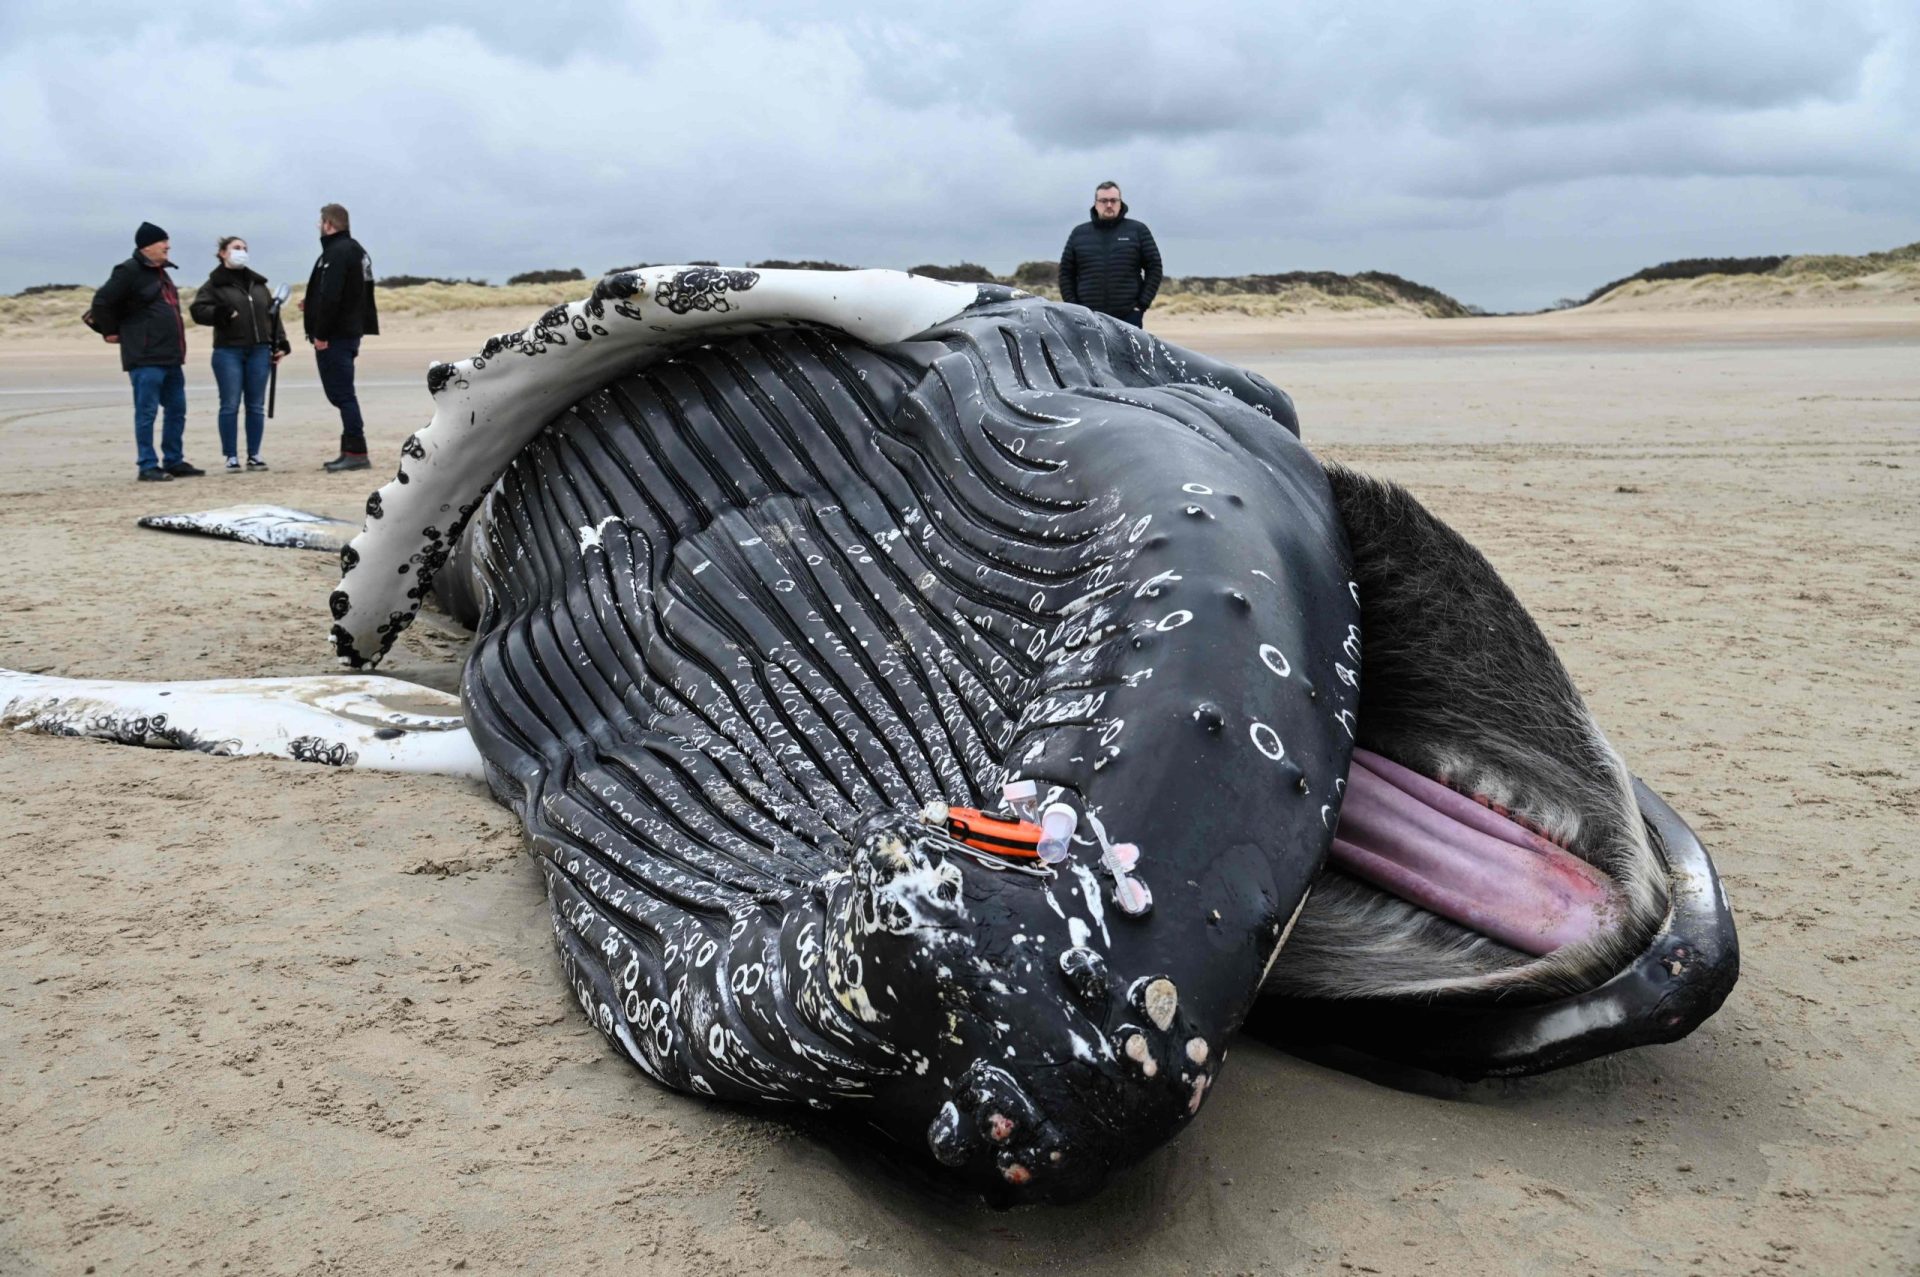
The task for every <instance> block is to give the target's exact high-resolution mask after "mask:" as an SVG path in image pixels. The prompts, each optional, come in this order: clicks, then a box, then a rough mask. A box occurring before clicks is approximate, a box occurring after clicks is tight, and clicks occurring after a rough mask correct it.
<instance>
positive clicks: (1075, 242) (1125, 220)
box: [1060, 182, 1160, 328]
mask: <svg viewBox="0 0 1920 1277" xmlns="http://www.w3.org/2000/svg"><path fill="white" fill-rule="evenodd" d="M1091 212H1092V214H1093V216H1092V217H1091V218H1090V219H1089V220H1088V221H1084V222H1082V223H1080V225H1078V226H1076V227H1074V228H1073V233H1072V234H1071V235H1069V236H1067V248H1066V251H1065V252H1063V253H1061V254H1060V297H1061V299H1062V300H1063V301H1066V302H1068V303H1069V304H1072V305H1075V306H1085V307H1086V308H1087V309H1088V310H1097V311H1099V312H1100V313H1101V314H1103V315H1112V316H1113V317H1114V318H1115V319H1124V320H1126V321H1127V322H1128V323H1129V324H1132V325H1133V326H1134V327H1136V328H1139V327H1141V326H1143V321H1144V320H1145V319H1146V315H1147V307H1149V306H1151V305H1153V298H1154V294H1155V293H1158V292H1159V291H1160V246H1159V245H1158V244H1155V243H1154V242H1153V232H1152V231H1150V230H1148V229H1147V224H1146V223H1145V222H1136V221H1134V220H1133V219H1132V218H1131V217H1128V216H1127V205H1126V202H1125V201H1124V200H1122V199H1121V198H1120V186H1119V184H1118V183H1117V182H1102V183H1100V185H1099V186H1098V187H1096V188H1095V189H1094V192H1093V208H1092V210H1091Z"/></svg>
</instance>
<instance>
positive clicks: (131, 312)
mask: <svg viewBox="0 0 1920 1277" xmlns="http://www.w3.org/2000/svg"><path fill="white" fill-rule="evenodd" d="M167 247H168V245H167V233H166V232H165V231H163V230H161V229H160V228H159V227H158V226H155V225H154V224H153V223H152V222H142V223H140V229H139V230H137V231H135V232H134V233H133V249H134V251H133V256H132V257H130V258H128V259H127V260H126V261H124V262H121V263H120V264H119V265H118V266H115V267H114V268H113V274H112V275H109V276H108V277H107V282H106V283H104V284H102V285H101V286H100V291H98V292H96V293H95V294H94V295H93V306H92V307H91V308H90V309H89V310H88V311H87V313H86V315H85V317H84V318H85V321H86V324H87V326H88V327H89V328H91V329H93V330H94V331H95V332H97V333H99V334H100V335H101V336H102V337H104V338H106V340H108V341H109V342H112V343H114V344H116V345H118V346H119V347H120V366H121V367H122V368H124V369H125V370H126V373H127V377H128V379H129V380H131V381H132V382H133V442H134V448H135V450H136V452H137V453H138V455H139V465H140V478H141V479H142V480H143V481H146V482H150V483H155V482H157V483H164V482H166V481H167V480H170V479H174V478H189V477H191V476H194V475H200V474H205V473H206V471H204V470H201V469H200V468H199V467H197V466H194V465H191V464H189V463H188V461H187V458H186V456H185V453H184V452H183V449H182V445H183V442H184V440H185V437H186V431H187V375H186V370H185V368H184V366H183V365H185V363H186V362H187V326H186V322H185V321H184V320H183V319H181V317H180V294H179V292H178V291H177V290H176V289H175V288H174V286H173V280H172V279H171V278H170V277H169V276H168V275H167V272H168V271H170V270H172V269H173V263H172V262H170V261H168V260H167ZM163 410H164V412H165V414H166V421H165V424H164V425H162V427H161V429H160V455H159V456H155V455H154V451H153V418H154V416H155V414H156V413H158V412H161V411H163Z"/></svg>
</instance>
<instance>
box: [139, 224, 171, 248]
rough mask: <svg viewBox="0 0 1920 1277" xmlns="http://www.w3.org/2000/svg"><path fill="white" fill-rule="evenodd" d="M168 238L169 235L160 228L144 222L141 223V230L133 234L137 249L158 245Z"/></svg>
mask: <svg viewBox="0 0 1920 1277" xmlns="http://www.w3.org/2000/svg"><path fill="white" fill-rule="evenodd" d="M167 238H169V236H168V235H167V233H166V232H165V231H163V230H161V229H160V228H159V227H158V226H155V225H154V224H153V223H152V222H142V223H140V229H139V230H137V231H135V232H134V233H133V246H134V247H135V248H145V247H146V246H147V245H149V244H158V243H159V242H160V241H161V240H163V239H167Z"/></svg>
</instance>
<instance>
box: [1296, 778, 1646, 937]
mask: <svg viewBox="0 0 1920 1277" xmlns="http://www.w3.org/2000/svg"><path fill="white" fill-rule="evenodd" d="M1332 861H1333V864H1334V865H1336V866H1337V867H1339V868H1340V869H1342V870H1344V871H1345V872H1346V873H1348V874H1351V875H1352V876H1353V877H1355V878H1358V879H1360V880H1361V881H1363V882H1367V883H1371V884H1372V885H1374V886H1376V887H1378V888H1380V889H1381V890H1382V891H1387V892H1391V893H1392V894H1394V895H1396V896H1399V897H1400V898H1401V899H1403V900H1406V901H1409V902H1411V903H1413V904H1416V905H1419V906H1420V907H1421V908H1423V909H1425V910H1427V911H1428V912H1429V913H1435V914H1438V915H1440V916H1441V917H1443V918H1448V919H1451V920H1452V921H1454V922H1457V923H1459V924H1460V925H1462V926H1464V927H1469V928H1471V929H1473V930H1475V931H1478V932H1480V933H1481V934H1482V935H1486V936H1490V937H1491V938H1493V939H1495V940H1498V941H1500V942H1501V943H1502V944H1505V945H1508V946H1509V947H1511V948H1515V949H1518V950H1520V951H1521V952H1523V953H1530V954H1534V955H1536V956H1538V955H1543V954H1548V953H1552V952H1553V951H1554V950H1555V949H1559V948H1561V947H1563V946H1565V945H1570V944H1578V943H1580V942H1581V941H1584V940H1591V939H1592V938H1594V937H1595V936H1598V935H1599V934H1601V933H1602V932H1603V931H1605V930H1606V926H1607V922H1608V920H1609V918H1610V916H1611V914H1612V913H1613V911H1614V904H1613V895H1612V891H1611V887H1612V883H1611V880H1610V879H1609V878H1608V877H1607V876H1606V875H1605V874H1604V873H1602V872H1601V871H1600V870H1598V869H1596V868H1594V867H1593V866H1592V865H1590V864H1588V863H1587V862H1586V861H1584V860H1582V859H1580V858H1579V857H1578V856H1576V855H1574V854H1573V853H1571V852H1569V851H1567V850H1565V849H1564V848H1562V847H1559V846H1557V845H1556V844H1554V843H1553V842H1552V841H1551V840H1549V839H1547V838H1545V837H1543V836H1541V835H1540V834H1537V833H1535V832H1533V831H1532V830H1531V829H1528V828H1526V827H1524V826H1522V825H1519V824H1516V823H1515V822H1514V821H1511V820H1509V819H1507V818H1506V817H1505V816H1502V815H1501V814H1499V813H1498V812H1496V811H1492V810H1490V809H1488V808H1486V807H1483V806H1481V805H1480V804H1479V803H1477V802H1475V801H1474V800H1473V799H1471V798H1468V797H1466V796H1465V795H1463V794H1460V793H1458V792H1456V791H1454V790H1452V789H1449V788H1447V786H1445V785H1442V784H1441V783H1440V782H1438V781H1435V780H1429V779H1428V778H1427V777H1425V776H1422V775H1420V774H1419V773H1418V772H1413V771H1409V770H1407V769H1406V768H1404V767H1402V766H1400V764H1398V763H1396V762H1393V761H1391V760H1390V759H1386V758H1382V757H1381V756H1380V755H1378V754H1375V753H1372V752H1371V751H1369V750H1364V749H1356V750H1354V751H1353V764H1352V766H1351V767H1350V768H1349V769H1348V772H1347V790H1346V797H1345V799H1344V800H1343V802H1342V804H1341V808H1340V826H1339V829H1338V830H1337V831H1336V832H1335V834H1334V839H1333V855H1332Z"/></svg>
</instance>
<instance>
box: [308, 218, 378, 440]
mask: <svg viewBox="0 0 1920 1277" xmlns="http://www.w3.org/2000/svg"><path fill="white" fill-rule="evenodd" d="M348 226H349V222H348V218H347V210H346V209H345V208H343V207H341V206H340V205H338V204H328V205H327V206H326V207H324V208H322V209H321V210H320V257H319V259H318V260H317V261H315V262H314V264H313V274H312V275H310V276H309V277H308V278H307V295H306V298H305V299H304V300H303V301H301V303H300V310H301V313H302V315H303V316H304V319H305V326H306V330H307V340H308V341H310V342H312V343H313V361H314V363H315V364H317V365H318V366H319V369H320V386H321V388H322V389H323V390H325V391H326V392H327V402H328V403H330V404H332V405H333V406H334V407H336V408H338V409H339V410H340V455H339V456H337V457H335V458H334V459H333V460H332V461H329V462H327V463H326V464H325V465H324V466H322V467H321V468H322V469H324V470H328V471H330V472H332V473H334V474H338V473H340V472H341V471H343V470H365V469H366V468H367V467H368V465H369V462H368V461H367V434H366V423H365V422H364V420H363V419H362V418H361V416H360V400H359V399H358V398H357V397H356V396H355V394H354V392H353V361H354V360H355V359H356V358H358V357H359V355H360V339H361V338H362V337H372V336H377V335H378V334H379V332H380V316H379V313H378V312H377V311H376V310H375V308H374V302H373V259H372V258H371V257H368V256H367V250H366V249H364V248H362V247H360V243H359V241H358V240H356V239H354V238H353V236H352V235H350V234H348Z"/></svg>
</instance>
